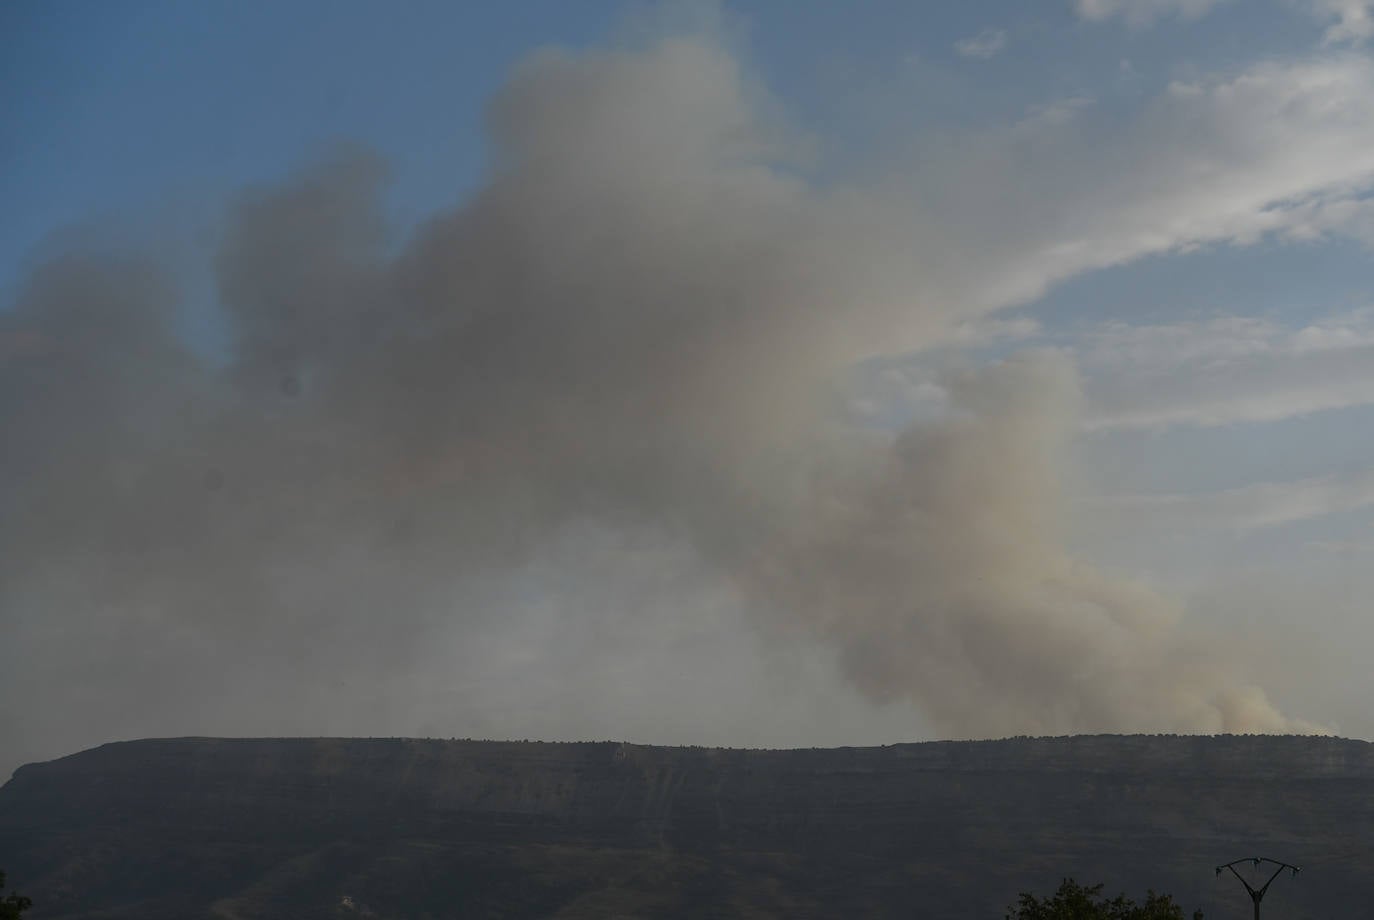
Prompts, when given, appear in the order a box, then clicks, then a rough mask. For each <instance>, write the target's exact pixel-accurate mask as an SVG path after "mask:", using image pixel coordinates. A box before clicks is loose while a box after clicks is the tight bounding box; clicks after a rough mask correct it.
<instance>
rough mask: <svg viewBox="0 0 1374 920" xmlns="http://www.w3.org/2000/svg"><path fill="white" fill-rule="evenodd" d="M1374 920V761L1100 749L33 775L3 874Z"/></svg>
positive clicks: (249, 907)
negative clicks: (1086, 891) (1241, 876)
mask: <svg viewBox="0 0 1374 920" xmlns="http://www.w3.org/2000/svg"><path fill="white" fill-rule="evenodd" d="M1252 854H1253V855H1261V856H1273V857H1276V858H1279V859H1284V860H1287V861H1289V862H1294V863H1298V864H1300V865H1302V866H1303V867H1304V871H1303V874H1302V875H1300V876H1299V877H1298V878H1297V879H1289V878H1287V877H1285V878H1283V879H1281V880H1280V881H1278V882H1276V883H1275V885H1274V887H1273V889H1271V893H1270V895H1269V897H1268V898H1267V899H1266V901H1265V915H1266V917H1283V918H1316V917H1333V916H1338V917H1350V916H1356V915H1360V914H1361V913H1362V912H1363V911H1364V910H1366V909H1367V904H1368V903H1369V897H1370V890H1371V883H1370V881H1369V876H1368V870H1369V866H1370V863H1371V855H1374V745H1371V744H1368V743H1365V742H1361V741H1349V740H1342V739H1333V738H1306V737H1302V738H1300V737H1260V736H1253V737H1252V736H1246V737H1215V738H1207V737H1172V736H1091V737H1087V736H1085V737H1072V738H1044V739H1011V740H1005V741H978V742H935V743H924V744H901V745H893V746H888V747H882V748H840V749H834V750H795V751H744V750H716V749H699V748H662V747H645V746H638V745H628V744H616V743H586V744H541V743H535V742H476V741H431V740H403V739H367V740H364V739H346V740H345V739H260V740H225V739H209V738H186V739H174V740H156V741H134V742H125V743H120V744H110V745H105V746H103V747H100V748H96V749H94V750H90V751H84V752H82V753H79V754H74V755H72V756H70V757H65V758H62V759H59V760H54V761H51V762H48V763H40V764H30V765H27V766H25V767H21V768H20V769H19V770H18V771H16V773H15V774H14V777H13V778H12V779H11V780H10V782H9V783H8V784H6V785H5V786H4V787H3V788H0V868H3V869H5V870H6V871H7V872H8V874H9V877H10V881H11V883H12V884H13V885H14V886H15V887H17V888H19V889H20V890H22V891H23V892H24V893H25V894H28V895H29V896H31V897H32V898H33V899H34V901H35V903H36V904H37V905H38V906H37V907H36V908H35V910H34V911H33V912H32V916H33V917H34V918H35V920H44V918H49V920H56V918H96V917H100V918H111V920H113V918H135V917H137V918H139V920H161V918H169V920H170V918H177V920H186V918H201V917H205V918H210V917H220V918H230V920H232V918H288V917H289V918H350V917H368V916H371V917H378V918H393V917H395V918H401V917H406V918H426V917H433V918H438V917H507V916H509V917H546V916H556V917H562V918H581V917H585V918H593V917H597V918H600V917H615V916H623V917H684V918H685V917H713V916H714V917H724V916H740V917H774V916H776V917H783V916H785V917H840V916H856V917H857V916H864V917H868V916H872V917H912V916H920V917H931V918H956V917H957V918H970V917H988V918H1001V917H1002V915H1003V909H1004V908H1005V907H1006V905H1007V904H1008V903H1010V902H1011V901H1013V900H1014V898H1015V896H1016V894H1017V892H1018V891H1020V890H1023V889H1034V890H1036V891H1049V890H1052V889H1053V888H1054V887H1055V886H1056V885H1057V883H1058V880H1059V878H1060V877H1061V876H1062V875H1066V874H1072V875H1074V876H1076V877H1077V878H1079V879H1080V880H1083V881H1104V882H1106V883H1107V886H1108V888H1109V889H1112V890H1117V889H1125V890H1127V891H1128V893H1131V894H1133V895H1138V894H1140V893H1143V891H1144V889H1145V888H1146V887H1147V886H1153V887H1155V888H1157V889H1159V890H1164V891H1169V892H1172V893H1173V894H1175V895H1176V896H1177V897H1178V898H1179V900H1180V902H1181V903H1183V904H1184V905H1185V906H1186V907H1188V908H1189V909H1190V910H1191V908H1192V907H1194V906H1200V907H1202V908H1203V909H1204V910H1205V911H1206V914H1207V917H1208V918H1209V920H1226V918H1231V917H1235V918H1241V917H1248V916H1249V914H1250V907H1249V902H1248V899H1246V898H1245V896H1244V892H1243V891H1241V889H1240V887H1239V885H1238V884H1236V882H1235V880H1234V879H1217V878H1215V877H1214V875H1213V872H1212V867H1213V866H1214V865H1216V864H1217V863H1219V862H1224V861H1228V860H1231V859H1234V858H1237V857H1240V856H1249V855H1252Z"/></svg>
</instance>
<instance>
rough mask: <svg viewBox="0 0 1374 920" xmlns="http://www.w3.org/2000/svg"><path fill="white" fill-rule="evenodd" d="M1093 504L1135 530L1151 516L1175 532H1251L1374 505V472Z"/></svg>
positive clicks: (1129, 496)
mask: <svg viewBox="0 0 1374 920" xmlns="http://www.w3.org/2000/svg"><path fill="white" fill-rule="evenodd" d="M1092 504H1093V505H1095V510H1097V511H1099V512H1109V513H1111V514H1114V515H1126V516H1128V517H1129V518H1131V519H1132V521H1133V526H1145V523H1144V522H1142V521H1139V520H1138V518H1140V517H1147V518H1150V519H1151V521H1150V523H1151V524H1153V525H1154V526H1164V527H1167V528H1168V529H1170V530H1173V531H1192V530H1197V529H1216V530H1234V531H1248V530H1256V529H1259V528H1265V527H1276V526H1279V525H1282V524H1291V523H1294V522H1296V521H1304V520H1309V519H1311V518H1317V517H1323V516H1325V515H1329V514H1340V513H1345V512H1350V511H1355V510H1357V509H1360V508H1365V507H1369V506H1370V505H1374V469H1366V470H1359V471H1357V472H1353V473H1341V474H1334V475H1330V476H1320V477H1313V478H1309V479H1298V480H1292V481H1288V482H1262V483H1255V484H1252V485H1247V486H1242V487H1240V488H1236V489H1227V490H1224V491H1220V492H1208V493H1202V494H1192V495H1185V494H1151V495H1127V496H1116V497H1112V498H1107V499H1099V500H1097V501H1095V502H1093V503H1092Z"/></svg>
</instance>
